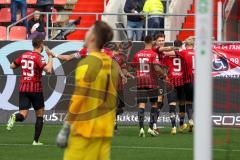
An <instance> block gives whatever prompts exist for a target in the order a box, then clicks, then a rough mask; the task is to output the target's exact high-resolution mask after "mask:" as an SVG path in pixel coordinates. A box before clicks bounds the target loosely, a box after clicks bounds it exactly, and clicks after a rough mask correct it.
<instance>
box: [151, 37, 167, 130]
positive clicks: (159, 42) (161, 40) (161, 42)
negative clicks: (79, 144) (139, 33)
mask: <svg viewBox="0 0 240 160" xmlns="http://www.w3.org/2000/svg"><path fill="white" fill-rule="evenodd" d="M164 46H165V35H164V34H163V33H159V34H157V35H156V36H155V45H154V46H153V48H152V50H153V51H154V52H156V53H157V54H158V58H159V63H160V64H161V65H162V63H163V61H162V60H163V54H162V50H161V48H164ZM162 66H163V65H162ZM163 98H164V97H163V89H162V86H160V89H159V95H158V102H157V103H158V116H157V119H158V117H159V115H160V111H161V109H162V108H163ZM153 128H154V130H155V131H157V132H159V130H158V128H157V124H156V123H154V124H153Z"/></svg>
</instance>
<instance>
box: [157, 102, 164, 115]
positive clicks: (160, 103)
mask: <svg viewBox="0 0 240 160" xmlns="http://www.w3.org/2000/svg"><path fill="white" fill-rule="evenodd" d="M162 108H163V102H158V110H157V119H158V117H159V116H160V112H161V109H162Z"/></svg>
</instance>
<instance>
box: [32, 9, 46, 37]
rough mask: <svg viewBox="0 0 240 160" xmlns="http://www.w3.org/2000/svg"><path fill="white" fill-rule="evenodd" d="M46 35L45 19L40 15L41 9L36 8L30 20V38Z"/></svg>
mask: <svg viewBox="0 0 240 160" xmlns="http://www.w3.org/2000/svg"><path fill="white" fill-rule="evenodd" d="M45 36H46V33H45V30H44V21H43V19H42V17H41V16H40V11H38V10H36V11H35V12H34V17H33V18H32V19H31V20H29V21H28V39H29V40H31V39H34V38H36V37H41V39H45Z"/></svg>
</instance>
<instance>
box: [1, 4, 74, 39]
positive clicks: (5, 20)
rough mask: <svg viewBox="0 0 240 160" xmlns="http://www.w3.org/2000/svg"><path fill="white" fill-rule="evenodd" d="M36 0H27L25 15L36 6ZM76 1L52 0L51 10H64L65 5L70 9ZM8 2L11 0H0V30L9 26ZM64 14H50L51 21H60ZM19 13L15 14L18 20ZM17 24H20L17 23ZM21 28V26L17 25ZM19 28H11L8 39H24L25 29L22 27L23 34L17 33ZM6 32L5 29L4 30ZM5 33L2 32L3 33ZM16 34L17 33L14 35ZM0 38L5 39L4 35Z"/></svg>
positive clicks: (9, 9) (19, 17)
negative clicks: (52, 7) (52, 6)
mask: <svg viewBox="0 0 240 160" xmlns="http://www.w3.org/2000/svg"><path fill="white" fill-rule="evenodd" d="M36 2H37V0H27V5H28V8H27V15H29V14H32V13H33V12H34V11H35V7H36ZM76 2H77V0H54V9H53V12H55V13H57V12H58V11H61V12H62V11H64V9H65V7H66V10H67V11H68V12H69V11H71V10H72V8H73V6H74V5H75V3H76ZM10 4H11V0H0V17H1V18H0V26H2V27H1V31H2V29H3V28H6V27H7V26H9V25H10V24H11V8H10ZM62 17H64V16H59V15H57V14H54V15H53V16H52V22H53V23H57V22H59V21H60V22H62V21H63V20H62V19H63V18H62ZM21 18H22V17H21V14H20V13H18V14H17V20H20V19H21ZM31 18H32V16H31V17H29V18H28V20H30V19H31ZM64 21H66V18H65V17H64ZM17 25H18V26H19V25H21V23H20V24H17ZM19 28H22V27H19ZM19 28H18V27H14V28H12V29H11V33H10V39H11V40H13V39H14V40H16V39H26V37H27V36H26V34H25V29H23V31H24V32H23V33H24V34H19V32H18V31H19ZM5 32H6V30H5ZM5 34H6V33H4V35H5ZM14 34H17V35H14ZM1 39H6V37H2V36H1Z"/></svg>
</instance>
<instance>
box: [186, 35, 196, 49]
mask: <svg viewBox="0 0 240 160" xmlns="http://www.w3.org/2000/svg"><path fill="white" fill-rule="evenodd" d="M194 43H195V38H194V37H188V38H187V39H186V40H185V41H184V45H185V48H186V49H194Z"/></svg>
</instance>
